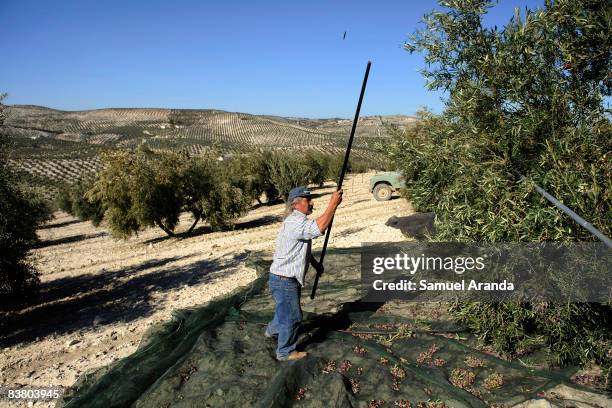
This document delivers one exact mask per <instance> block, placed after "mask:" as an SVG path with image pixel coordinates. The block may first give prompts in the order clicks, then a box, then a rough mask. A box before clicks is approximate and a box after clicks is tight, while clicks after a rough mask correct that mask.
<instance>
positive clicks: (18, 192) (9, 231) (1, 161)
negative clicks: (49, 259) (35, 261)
mask: <svg viewBox="0 0 612 408" xmlns="http://www.w3.org/2000/svg"><path fill="white" fill-rule="evenodd" d="M5 96H6V95H4V94H2V95H0V126H1V125H2V124H3V122H4V118H5V117H4V114H5V112H4V105H2V99H3V98H4V97H5ZM9 151H10V140H9V139H8V137H7V136H3V135H0V309H6V308H14V307H17V306H19V305H21V304H24V303H25V302H27V301H29V300H31V299H32V298H33V297H34V296H35V295H36V292H37V287H38V283H39V278H38V271H37V270H36V269H35V268H34V267H33V266H32V264H31V262H30V261H29V260H28V251H29V250H30V248H31V246H32V245H33V244H34V243H36V242H37V241H38V237H37V235H36V229H37V227H38V226H39V225H40V224H42V223H43V222H44V221H47V220H49V219H50V218H51V210H50V208H49V206H48V205H47V204H46V203H45V201H44V200H43V199H42V198H41V197H40V196H38V195H36V194H35V193H34V192H32V191H31V190H29V189H28V188H27V187H26V186H24V185H23V184H21V183H20V181H19V179H17V178H16V177H15V175H13V174H12V173H11V171H10V169H9V166H8V155H9Z"/></svg>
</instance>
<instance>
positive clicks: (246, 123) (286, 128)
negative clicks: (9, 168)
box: [0, 105, 416, 187]
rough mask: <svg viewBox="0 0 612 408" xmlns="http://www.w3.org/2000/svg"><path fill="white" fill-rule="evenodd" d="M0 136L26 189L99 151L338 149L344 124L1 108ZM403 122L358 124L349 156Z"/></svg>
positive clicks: (217, 113) (77, 170) (219, 114)
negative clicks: (138, 148) (9, 140)
mask: <svg viewBox="0 0 612 408" xmlns="http://www.w3.org/2000/svg"><path fill="white" fill-rule="evenodd" d="M5 111H6V121H5V123H4V126H2V127H0V133H2V134H5V135H8V136H10V137H11V138H12V140H13V142H14V146H15V149H14V151H13V160H12V162H11V163H12V164H13V165H14V166H15V168H16V169H17V170H18V171H20V172H22V173H23V175H24V177H26V178H27V179H28V180H29V181H30V182H31V183H32V184H34V185H45V186H51V187H56V186H57V185H58V183H61V182H65V181H68V182H70V181H73V180H76V179H77V178H79V177H82V176H83V175H85V174H87V173H90V172H95V171H96V170H97V168H98V167H99V158H98V155H99V153H100V152H101V151H103V150H107V149H114V148H131V147H136V146H138V145H140V144H146V145H147V146H149V147H151V148H152V149H161V150H179V149H180V150H187V151H189V152H190V153H191V154H199V153H200V152H201V151H202V150H203V149H204V148H205V147H206V146H212V145H214V146H217V147H218V148H219V150H220V151H221V152H222V153H240V152H245V151H250V150H252V149H253V148H259V147H261V148H264V147H267V148H281V149H295V148H299V149H300V150H309V149H313V150H318V151H323V152H329V153H341V152H343V151H344V148H345V146H346V142H347V139H348V135H349V132H350V129H351V125H352V119H342V118H330V119H308V118H293V117H280V116H266V115H251V114H247V113H239V112H226V111H222V110H215V109H156V108H109V109H95V110H87V111H61V110H56V109H50V108H46V107H43V106H33V105H13V106H7V108H6V110H5ZM415 121H416V118H414V117H411V116H403V115H393V116H369V117H362V118H360V119H359V122H358V124H357V130H356V137H355V141H354V145H353V146H354V148H353V152H352V155H354V156H357V157H359V156H361V157H369V156H370V155H371V154H372V146H373V143H374V142H376V141H379V142H384V139H385V138H387V137H388V135H387V132H386V129H385V126H384V125H385V124H387V125H394V126H397V127H400V128H405V127H407V126H411V125H412V124H413V123H414V122H415Z"/></svg>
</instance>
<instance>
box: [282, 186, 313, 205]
mask: <svg viewBox="0 0 612 408" xmlns="http://www.w3.org/2000/svg"><path fill="white" fill-rule="evenodd" d="M298 197H310V190H308V188H307V187H305V186H299V187H296V188H294V189H292V190H291V191H289V197H288V199H287V200H288V201H289V202H291V201H293V199H294V198H298Z"/></svg>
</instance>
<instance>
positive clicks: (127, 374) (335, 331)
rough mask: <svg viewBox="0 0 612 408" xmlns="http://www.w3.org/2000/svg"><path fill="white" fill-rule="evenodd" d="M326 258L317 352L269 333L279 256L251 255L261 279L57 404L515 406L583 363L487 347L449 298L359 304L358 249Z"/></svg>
mask: <svg viewBox="0 0 612 408" xmlns="http://www.w3.org/2000/svg"><path fill="white" fill-rule="evenodd" d="M325 261H326V274H325V275H323V277H322V278H321V281H320V284H319V289H318V292H317V297H316V298H315V299H314V300H312V301H311V300H310V299H309V297H308V296H307V294H308V293H309V292H310V290H309V288H308V287H306V288H305V290H304V291H303V299H302V302H303V310H304V322H303V324H302V326H301V334H300V339H299V345H298V349H303V350H306V351H307V352H308V353H309V356H308V357H307V358H305V359H303V360H299V361H295V362H279V361H277V360H276V359H275V347H276V342H275V341H274V340H271V339H266V338H265V337H264V335H263V333H264V330H265V325H266V323H267V322H268V321H269V320H270V319H271V318H272V316H273V310H274V302H273V300H272V297H271V295H270V292H269V290H268V288H267V277H268V276H267V273H268V267H269V263H266V262H264V261H261V260H253V259H251V260H250V263H251V265H252V266H254V267H256V268H257V270H258V278H257V279H256V280H255V281H254V282H253V283H252V284H251V285H249V286H248V287H245V288H240V289H237V290H235V291H234V292H232V293H231V294H230V295H229V296H227V297H225V298H223V299H221V300H216V301H213V302H210V303H209V304H207V305H206V306H204V307H201V308H197V309H189V310H180V311H178V312H176V313H175V318H174V319H173V320H172V321H171V322H170V323H168V324H165V325H163V326H160V327H157V328H155V329H152V330H151V331H150V332H148V333H147V334H146V335H145V337H144V338H143V341H142V342H141V345H140V346H139V349H138V350H137V351H136V352H135V353H134V354H132V355H130V356H128V357H126V358H125V359H123V360H120V361H118V362H116V363H114V364H113V365H111V366H109V367H106V368H104V369H102V370H99V371H98V372H96V373H94V374H91V375H88V376H84V377H82V378H81V379H80V380H79V382H78V383H77V384H75V386H74V387H73V388H72V389H71V390H70V392H68V393H66V394H65V396H64V399H63V400H61V401H60V402H59V403H58V406H65V407H84V406H86V407H105V408H108V407H123V406H134V407H170V406H172V407H228V406H240V407H249V406H258V407H287V406H293V405H295V406H308V407H367V406H373V407H375V406H392V407H393V406H400V407H401V406H406V407H407V406H410V405H408V402H410V404H412V405H411V406H418V405H419V404H421V406H434V407H441V406H455V407H471V406H485V405H489V406H490V405H505V406H511V405H514V404H518V403H520V402H522V401H525V400H528V399H532V398H536V397H537V396H538V395H539V393H541V392H542V391H545V390H547V389H550V388H552V387H554V386H556V385H558V384H562V383H568V380H569V377H570V375H571V374H572V373H573V372H574V371H575V370H571V369H566V370H559V369H548V368H546V364H545V358H544V357H543V356H538V355H537V354H534V355H532V356H530V361H531V362H534V361H536V362H537V361H539V362H540V363H541V364H540V369H535V368H533V367H532V368H527V367H525V366H523V365H522V364H520V363H515V362H509V361H505V360H503V359H500V358H497V357H495V356H494V355H491V354H487V353H483V352H480V351H478V350H477V348H476V347H475V344H476V343H475V340H474V339H473V338H472V337H471V336H470V335H469V333H468V332H466V331H464V329H463V328H462V327H460V326H458V325H457V324H456V323H454V322H453V321H452V320H451V319H450V318H449V317H448V316H447V315H446V314H445V310H446V307H444V305H440V304H437V303H407V302H388V303H385V304H377V303H362V302H359V301H358V299H359V297H360V289H359V288H360V253H359V250H358V249H345V250H332V251H329V252H328V254H327V256H326V258H325ZM310 280H312V276H310ZM572 386H573V387H576V386H575V385H572ZM383 402H384V405H383Z"/></svg>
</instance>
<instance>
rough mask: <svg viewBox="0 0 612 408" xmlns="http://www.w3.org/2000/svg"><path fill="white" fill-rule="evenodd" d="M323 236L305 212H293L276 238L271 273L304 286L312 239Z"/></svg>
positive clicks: (315, 223)
mask: <svg viewBox="0 0 612 408" xmlns="http://www.w3.org/2000/svg"><path fill="white" fill-rule="evenodd" d="M321 235H322V234H321V231H319V226H318V225H317V222H316V221H315V220H309V219H308V218H306V214H304V213H303V212H301V211H298V210H293V212H292V213H291V214H290V215H289V216H288V217H287V218H285V221H283V226H282V227H281V230H280V232H279V233H278V236H277V237H276V251H275V252H274V258H272V265H271V266H270V272H271V273H273V274H275V275H280V276H287V277H289V278H296V279H297V280H298V282H300V285H302V286H304V275H305V274H306V270H307V269H308V258H309V256H310V247H311V244H312V238H317V237H320V236H321Z"/></svg>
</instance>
